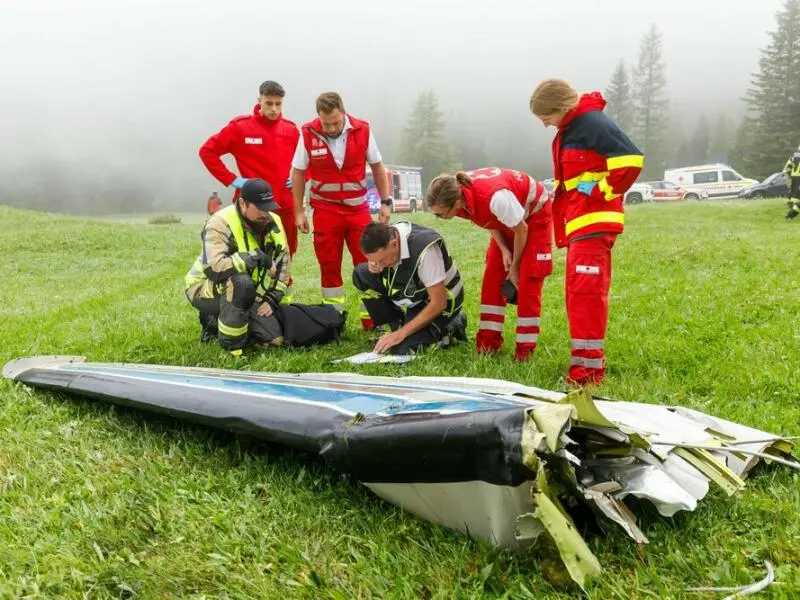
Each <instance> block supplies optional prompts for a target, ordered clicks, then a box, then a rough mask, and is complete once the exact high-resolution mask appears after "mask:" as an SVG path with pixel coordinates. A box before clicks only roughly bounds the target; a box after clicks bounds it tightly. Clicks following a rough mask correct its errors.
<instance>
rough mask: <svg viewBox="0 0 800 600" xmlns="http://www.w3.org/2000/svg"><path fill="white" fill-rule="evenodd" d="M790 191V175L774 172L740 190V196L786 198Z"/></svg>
mask: <svg viewBox="0 0 800 600" xmlns="http://www.w3.org/2000/svg"><path fill="white" fill-rule="evenodd" d="M788 193H789V176H788V175H787V174H786V173H783V172H778V173H773V174H772V175H770V176H769V177H767V178H766V179H765V180H764V181H762V182H761V183H757V184H755V185H751V186H750V187H746V188H744V189H743V190H742V191H741V192H739V198H785V197H786V196H787V195H788Z"/></svg>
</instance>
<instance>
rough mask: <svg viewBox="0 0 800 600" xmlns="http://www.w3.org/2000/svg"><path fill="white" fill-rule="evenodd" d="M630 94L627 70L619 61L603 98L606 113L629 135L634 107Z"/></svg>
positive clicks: (629, 80)
mask: <svg viewBox="0 0 800 600" xmlns="http://www.w3.org/2000/svg"><path fill="white" fill-rule="evenodd" d="M631 93H632V90H631V78H630V75H629V73H628V68H627V67H626V66H625V61H624V60H621V59H620V61H619V63H618V64H617V68H616V69H614V74H613V75H612V76H611V82H610V83H609V84H608V87H607V88H606V93H605V97H606V100H607V101H608V106H606V113H607V114H608V116H609V117H611V118H612V119H614V120H615V121H616V122H617V125H619V126H620V128H621V129H622V130H623V131H625V132H626V133H628V134H630V133H631V128H632V126H633V108H634V107H633V98H632V96H631Z"/></svg>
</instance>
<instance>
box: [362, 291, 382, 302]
mask: <svg viewBox="0 0 800 600" xmlns="http://www.w3.org/2000/svg"><path fill="white" fill-rule="evenodd" d="M370 298H383V296H382V295H381V293H380V292H376V291H375V290H364V291H363V292H361V299H362V300H369V299H370Z"/></svg>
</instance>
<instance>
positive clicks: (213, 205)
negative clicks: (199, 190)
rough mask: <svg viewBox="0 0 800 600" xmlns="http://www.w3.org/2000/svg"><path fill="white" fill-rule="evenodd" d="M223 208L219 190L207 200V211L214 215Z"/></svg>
mask: <svg viewBox="0 0 800 600" xmlns="http://www.w3.org/2000/svg"><path fill="white" fill-rule="evenodd" d="M221 208H222V200H220V199H219V196H218V195H217V192H213V193H212V194H211V196H209V197H208V202H206V211H207V212H208V214H209V215H213V214H214V213H215V212H217V211H218V210H219V209H221Z"/></svg>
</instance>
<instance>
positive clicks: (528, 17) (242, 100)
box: [0, 0, 781, 213]
mask: <svg viewBox="0 0 800 600" xmlns="http://www.w3.org/2000/svg"><path fill="white" fill-rule="evenodd" d="M780 6H781V2H780V1H779V0H762V1H760V2H739V3H736V4H734V3H731V2H729V1H724V0H704V1H703V2H698V1H692V0H673V1H672V2H670V3H658V4H656V3H652V2H642V1H641V0H638V1H635V0H615V1H614V2H606V3H599V2H594V1H591V0H573V1H572V2H569V3H551V4H548V3H543V2H531V1H527V2H525V1H522V0H496V1H495V2H482V3H480V4H478V3H468V2H449V1H448V2H430V1H429V2H421V1H418V0H406V1H403V2H381V3H378V2H375V1H373V2H365V1H361V0H358V1H346V2H344V1H340V2H319V1H316V0H315V1H303V2H294V3H289V2H285V3H278V2H267V1H261V2H254V1H252V0H229V1H228V2H214V3H209V6H203V7H198V6H196V5H195V3H192V2H176V1H174V0H166V1H163V2H155V1H150V0H144V1H142V0H140V1H135V2H134V1H131V0H117V1H113V0H109V1H107V2H106V1H98V0H95V1H89V0H77V1H72V2H63V1H52V0H51V1H37V0H28V1H27V2H22V1H21V0H20V1H13V2H9V1H8V0H0V98H2V100H0V106H1V107H2V110H1V111H0V203H3V204H14V205H17V206H25V205H29V204H30V205H33V206H35V207H38V208H42V207H47V208H49V209H53V210H61V211H64V212H73V213H81V212H94V213H98V212H114V211H122V212H136V211H153V210H156V211H162V212H163V211H176V212H180V211H189V210H203V208H204V204H205V199H206V198H207V197H208V195H209V193H210V192H211V190H213V189H220V188H221V185H220V184H219V183H218V182H217V181H216V180H215V179H213V178H212V177H211V176H210V175H209V174H208V173H207V172H206V170H205V168H204V166H203V165H202V163H201V162H200V160H199V158H198V156H197V151H198V149H199V147H200V145H201V144H202V143H203V142H204V141H205V140H206V138H208V136H210V135H211V134H213V133H215V132H217V131H218V130H219V129H220V128H221V127H222V126H224V125H225V124H226V123H227V122H228V121H229V120H230V119H231V118H233V117H234V116H236V115H239V114H245V113H249V112H250V111H251V110H252V107H253V104H254V102H255V100H256V97H257V91H258V85H259V84H260V83H261V82H262V81H263V80H265V79H274V80H277V81H279V82H281V84H282V85H283V86H284V87H285V88H286V90H287V95H286V98H285V104H284V115H285V116H286V117H288V118H290V119H292V120H293V121H295V122H296V123H298V125H299V124H301V123H302V122H304V121H307V120H309V119H311V118H312V117H313V116H314V99H315V97H316V95H317V94H318V93H319V92H322V91H327V90H336V91H339V92H340V93H341V94H342V96H343V98H344V101H345V104H346V107H347V110H348V112H350V113H352V114H354V115H355V116H358V117H360V118H363V119H367V120H369V121H371V122H372V124H373V127H374V130H375V133H376V137H377V140H378V144H379V146H381V148H382V150H383V152H384V155H385V159H386V160H387V161H388V162H391V160H392V157H393V155H394V154H395V153H396V151H397V145H398V141H399V137H400V132H401V130H402V127H403V124H404V123H405V121H406V119H407V118H408V115H409V114H410V112H411V109H412V106H413V102H414V100H415V98H416V97H417V95H418V94H419V93H420V92H421V91H422V90H423V89H426V88H432V89H434V90H435V91H436V93H437V95H438V98H439V102H440V107H441V108H442V110H443V111H444V113H445V118H446V120H447V121H448V127H449V128H450V133H451V134H452V133H453V131H452V129H453V128H468V129H469V130H470V131H471V132H473V133H474V134H475V135H479V136H483V137H484V139H485V140H486V146H487V148H488V149H491V148H497V147H505V148H513V149H514V151H515V153H516V154H515V156H516V155H518V156H519V164H518V165H508V166H519V165H526V164H533V163H535V164H546V163H547V160H548V158H547V152H548V150H547V147H548V146H547V144H548V143H549V140H550V139H551V138H552V135H553V132H552V130H545V129H544V128H542V127H541V125H539V124H538V123H537V122H536V121H535V120H534V119H533V117H532V116H531V115H530V113H529V112H528V98H529V96H530V93H531V91H532V90H533V88H534V87H535V85H536V84H537V83H538V81H539V80H541V79H542V78H544V77H549V76H560V77H564V78H566V79H568V80H570V81H571V82H572V83H573V84H574V85H575V86H576V87H577V88H579V89H581V90H583V91H590V90H594V89H599V90H604V89H605V88H606V86H607V85H608V82H609V79H610V77H611V74H612V71H613V69H614V67H615V66H616V64H617V62H618V61H619V59H621V58H622V59H625V60H626V62H628V63H630V64H633V63H635V62H636V58H637V53H638V47H639V42H640V39H641V38H642V36H643V34H644V33H645V32H646V30H647V29H648V28H649V26H650V25H651V24H652V23H655V24H656V25H657V26H658V27H659V29H660V30H661V32H662V34H663V59H664V62H665V63H666V69H667V70H666V74H667V82H668V90H669V96H670V100H671V102H672V103H673V106H674V108H675V111H676V112H677V113H678V114H680V115H683V116H684V117H685V118H686V119H687V123H690V124H691V123H693V121H692V119H694V118H696V115H698V114H699V113H700V112H704V111H707V112H709V113H712V114H714V113H717V112H727V113H728V114H730V115H731V116H732V117H736V118H737V119H738V118H739V116H741V114H742V112H743V105H742V100H741V98H742V96H743V94H744V92H745V90H746V88H747V85H748V83H749V80H750V76H751V73H753V72H754V71H755V70H756V69H757V67H758V58H759V49H760V48H763V47H764V46H766V44H767V43H768V41H769V37H768V32H769V31H770V30H772V29H774V27H775V12H776V11H777V10H778V9H779V8H780ZM489 154H490V155H491V152H489ZM230 164H232V163H230ZM536 175H537V176H541V177H544V176H548V175H549V173H544V172H541V173H536ZM109 185H111V191H109ZM101 188H102V189H103V194H105V195H106V197H107V199H108V202H107V203H105V204H104V203H103V201H102V199H97V198H96V197H94V199H93V200H92V201H91V202H89V201H87V200H86V199H87V198H89V197H91V196H92V195H93V194H94V195H95V196H96V194H97V190H98V189H101ZM115 189H118V190H119V192H118V194H119V196H118V197H117V195H116V194H117V193H116V192H115V191H114V190H115ZM222 195H223V196H224V197H228V195H229V194H228V192H227V191H225V192H223V193H222ZM56 196H57V197H56ZM111 196H114V198H111ZM50 197H52V200H51V201H50V200H48V198H50ZM31 198H36V201H33V200H30V199H31ZM43 198H44V199H43ZM120 198H124V200H120Z"/></svg>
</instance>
